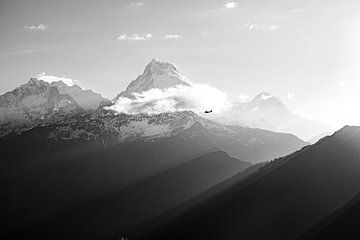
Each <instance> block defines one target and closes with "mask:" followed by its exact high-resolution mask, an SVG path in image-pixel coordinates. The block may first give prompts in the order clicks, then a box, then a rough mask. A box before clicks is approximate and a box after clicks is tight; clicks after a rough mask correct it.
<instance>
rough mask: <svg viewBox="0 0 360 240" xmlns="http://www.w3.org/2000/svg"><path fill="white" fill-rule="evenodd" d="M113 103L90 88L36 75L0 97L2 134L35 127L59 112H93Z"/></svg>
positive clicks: (0, 134)
mask: <svg viewBox="0 0 360 240" xmlns="http://www.w3.org/2000/svg"><path fill="white" fill-rule="evenodd" d="M110 104H111V102H110V101H109V100H107V99H106V98H103V97H101V95H100V94H97V93H94V92H92V91H91V90H83V89H82V88H81V87H79V86H77V85H73V86H68V85H66V84H65V83H63V82H62V81H57V82H52V83H48V82H45V81H43V80H38V79H37V78H31V79H30V80H29V82H27V83H26V84H23V85H21V86H20V87H18V88H16V89H14V90H13V91H11V92H7V93H5V94H4V95H2V96H0V136H3V135H5V134H7V133H10V132H13V131H21V130H23V129H26V128H29V127H32V126H35V125H36V124H38V123H40V122H42V121H44V119H53V118H56V115H60V116H61V115H67V114H73V113H76V112H80V111H94V110H96V109H98V108H100V107H102V106H107V105H110Z"/></svg>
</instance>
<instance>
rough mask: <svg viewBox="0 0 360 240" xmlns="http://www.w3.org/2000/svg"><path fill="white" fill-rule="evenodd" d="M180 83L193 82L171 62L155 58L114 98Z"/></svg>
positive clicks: (163, 88)
mask: <svg viewBox="0 0 360 240" xmlns="http://www.w3.org/2000/svg"><path fill="white" fill-rule="evenodd" d="M178 85H182V86H190V85H191V83H190V82H189V80H188V79H187V78H186V77H184V76H183V75H182V74H181V73H180V72H179V71H178V70H177V69H176V67H175V66H174V65H172V64H171V63H168V62H161V61H158V60H156V59H153V60H152V61H151V62H150V63H149V64H148V65H147V66H146V68H145V70H144V72H143V74H141V75H140V76H138V77H137V79H136V80H134V81H132V82H131V83H130V84H129V86H128V87H127V88H126V90H125V91H124V92H122V93H120V94H119V95H117V96H116V97H115V99H114V100H117V99H119V98H120V97H127V98H133V97H134V96H133V94H134V93H142V92H145V91H148V90H150V89H153V88H157V89H161V90H165V89H167V88H171V87H175V86H178Z"/></svg>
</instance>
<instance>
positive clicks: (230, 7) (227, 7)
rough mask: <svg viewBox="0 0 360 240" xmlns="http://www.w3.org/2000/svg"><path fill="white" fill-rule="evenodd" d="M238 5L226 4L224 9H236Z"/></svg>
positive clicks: (235, 3)
mask: <svg viewBox="0 0 360 240" xmlns="http://www.w3.org/2000/svg"><path fill="white" fill-rule="evenodd" d="M237 5H238V3H237V2H227V3H225V9H232V8H236V7H237Z"/></svg>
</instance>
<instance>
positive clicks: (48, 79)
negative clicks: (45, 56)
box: [36, 72, 75, 86]
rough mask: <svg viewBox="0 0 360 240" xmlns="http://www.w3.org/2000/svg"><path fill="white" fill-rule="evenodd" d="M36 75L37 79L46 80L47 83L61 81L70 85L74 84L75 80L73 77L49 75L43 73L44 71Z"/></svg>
mask: <svg viewBox="0 0 360 240" xmlns="http://www.w3.org/2000/svg"><path fill="white" fill-rule="evenodd" d="M36 77H37V79H39V80H43V81H45V82H48V83H52V82H58V81H62V82H64V83H65V84H66V85H68V86H72V85H74V84H75V81H74V80H73V79H71V78H67V77H57V76H50V75H46V73H44V72H43V73H40V74H38V75H37V76H36Z"/></svg>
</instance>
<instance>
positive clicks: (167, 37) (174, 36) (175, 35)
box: [165, 34, 183, 39]
mask: <svg viewBox="0 0 360 240" xmlns="http://www.w3.org/2000/svg"><path fill="white" fill-rule="evenodd" d="M179 38H183V36H182V35H178V34H166V35H165V39H179Z"/></svg>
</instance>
